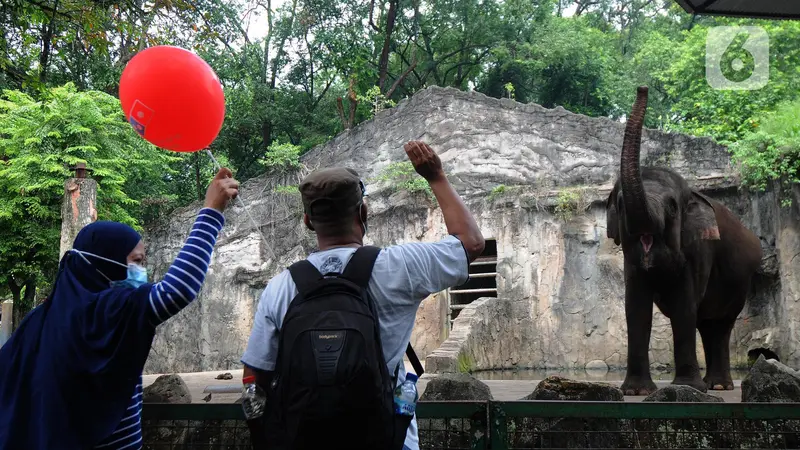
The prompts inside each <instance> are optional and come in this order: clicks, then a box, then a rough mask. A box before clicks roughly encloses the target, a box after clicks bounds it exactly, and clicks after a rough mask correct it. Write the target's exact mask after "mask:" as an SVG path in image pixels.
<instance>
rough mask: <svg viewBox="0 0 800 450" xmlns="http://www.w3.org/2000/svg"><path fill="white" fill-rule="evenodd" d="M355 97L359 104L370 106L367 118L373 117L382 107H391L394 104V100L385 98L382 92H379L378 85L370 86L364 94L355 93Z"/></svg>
mask: <svg viewBox="0 0 800 450" xmlns="http://www.w3.org/2000/svg"><path fill="white" fill-rule="evenodd" d="M356 98H357V99H358V101H359V104H365V105H368V106H369V107H370V111H369V114H368V117H369V118H372V117H375V115H376V114H378V113H379V112H381V111H383V110H384V109H386V108H393V107H394V106H395V105H396V103H395V101H394V100H392V99H387V98H386V97H385V96H384V95H383V93H381V88H380V87H378V86H372V87H371V88H369V89H368V90H367V93H366V94H364V95H360V94H357V95H356Z"/></svg>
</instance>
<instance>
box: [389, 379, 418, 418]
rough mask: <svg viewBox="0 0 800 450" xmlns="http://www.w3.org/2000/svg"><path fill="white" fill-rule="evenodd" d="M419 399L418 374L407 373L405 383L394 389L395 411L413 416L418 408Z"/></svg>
mask: <svg viewBox="0 0 800 450" xmlns="http://www.w3.org/2000/svg"><path fill="white" fill-rule="evenodd" d="M418 399H419V393H418V392H417V375H416V374H413V373H407V374H406V380H405V381H403V384H401V385H400V386H397V387H396V388H395V390H394V412H395V413H396V414H400V415H403V416H413V415H414V412H415V411H416V410H417V400H418Z"/></svg>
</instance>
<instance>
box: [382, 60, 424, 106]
mask: <svg viewBox="0 0 800 450" xmlns="http://www.w3.org/2000/svg"><path fill="white" fill-rule="evenodd" d="M415 67H417V59H416V58H414V62H412V63H411V65H410V66H409V67H408V69H406V71H405V72H403V74H402V75H400V76H399V77H397V79H396V80H395V81H394V84H392V87H391V88H389V90H388V91H386V94H385V95H384V97H386V98H391V97H392V94H394V90H395V89H397V86H399V85H400V83H402V82H403V80H405V79H406V77H407V76H408V74H410V73H411V72H412V71H413V70H414V68H415Z"/></svg>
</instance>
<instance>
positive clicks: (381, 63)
mask: <svg viewBox="0 0 800 450" xmlns="http://www.w3.org/2000/svg"><path fill="white" fill-rule="evenodd" d="M398 3H400V0H391V1H390V2H389V14H387V16H386V30H385V34H384V39H383V50H382V51H381V58H380V60H378V87H379V88H380V89H381V92H383V91H384V87H383V85H384V83H386V77H387V76H388V74H389V50H390V48H391V44H392V32H394V22H395V19H396V18H397V7H398V6H399V5H398Z"/></svg>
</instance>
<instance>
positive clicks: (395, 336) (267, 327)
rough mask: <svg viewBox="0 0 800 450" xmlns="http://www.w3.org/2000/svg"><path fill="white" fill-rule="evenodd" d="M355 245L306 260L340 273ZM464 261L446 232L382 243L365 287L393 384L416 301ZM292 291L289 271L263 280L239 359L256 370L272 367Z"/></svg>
mask: <svg viewBox="0 0 800 450" xmlns="http://www.w3.org/2000/svg"><path fill="white" fill-rule="evenodd" d="M355 250H356V249H355V248H349V247H344V248H333V249H329V250H325V251H321V252H316V253H312V254H310V255H309V256H308V260H309V261H310V262H311V263H312V264H313V265H314V266H316V267H317V269H319V270H320V272H321V273H323V274H324V273H329V272H338V273H341V272H342V271H343V270H344V267H345V266H346V265H347V262H348V261H349V260H350V257H351V256H353V253H354V252H355ZM468 277H469V260H468V259H467V253H466V251H465V250H464V246H463V245H462V244H461V241H460V240H459V239H458V238H457V237H455V236H448V237H446V238H444V239H442V240H440V241H438V242H432V243H417V242H415V243H409V244H403V245H396V246H392V247H387V248H384V249H383V250H382V251H381V252H380V254H379V255H378V259H377V260H376V261H375V267H374V268H373V269H372V278H371V279H370V282H369V287H368V291H369V293H370V295H371V296H372V298H373V299H374V301H375V308H376V310H377V314H378V323H379V325H380V334H381V341H382V343H383V354H384V355H386V357H387V358H389V360H388V361H387V366H388V368H389V373H391V374H394V371H395V368H399V371H398V374H399V375H398V378H399V379H398V383H402V382H403V381H404V380H405V375H406V371H405V365H404V364H403V355H404V354H405V351H406V346H407V345H408V342H409V340H410V339H411V330H412V328H414V319H415V318H416V315H417V309H418V308H419V304H420V302H422V300H424V299H425V298H426V297H427V296H429V295H430V294H433V293H436V292H439V291H442V290H445V289H448V288H451V287H455V286H459V285H461V284H464V283H466V281H467V279H468ZM296 295H297V288H296V287H295V284H294V281H293V280H292V276H291V275H290V274H289V271H288V270H284V271H283V272H281V273H280V274H278V275H277V276H275V277H274V278H272V279H271V280H270V281H269V283H268V284H267V288H266V289H265V290H264V293H263V294H262V295H261V299H260V300H259V302H258V308H257V310H256V316H255V321H254V323H253V330H252V332H251V334H250V340H249V341H248V343H247V348H246V349H245V352H244V355H243V356H242V362H243V363H244V364H247V365H248V366H250V367H254V368H256V369H261V370H274V369H275V359H276V358H277V354H278V331H279V328H280V325H281V323H283V317H284V315H285V314H286V310H287V309H288V307H289V303H291V301H292V299H294V297H295V296H296ZM405 445H406V447H408V448H409V449H410V450H418V449H419V437H418V435H417V421H416V417H415V418H414V420H412V422H411V426H410V427H409V429H408V434H407V435H406V441H405Z"/></svg>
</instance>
